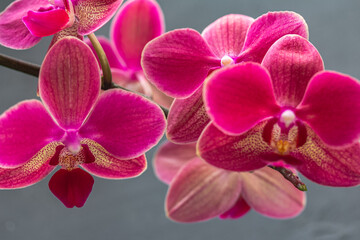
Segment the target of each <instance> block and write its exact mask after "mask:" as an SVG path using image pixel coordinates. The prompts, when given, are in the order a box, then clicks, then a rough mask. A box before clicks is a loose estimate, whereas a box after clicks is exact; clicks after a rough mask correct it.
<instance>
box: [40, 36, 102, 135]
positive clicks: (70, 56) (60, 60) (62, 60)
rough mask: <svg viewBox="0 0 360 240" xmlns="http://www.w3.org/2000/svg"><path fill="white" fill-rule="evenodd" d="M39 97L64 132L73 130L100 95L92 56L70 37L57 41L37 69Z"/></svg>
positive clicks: (84, 45) (96, 71) (87, 48)
mask: <svg viewBox="0 0 360 240" xmlns="http://www.w3.org/2000/svg"><path fill="white" fill-rule="evenodd" d="M39 79H40V80H39V94H40V97H41V99H42V100H43V101H44V104H45V105H46V107H47V108H48V110H49V111H50V112H51V114H52V115H53V116H54V118H55V119H56V120H57V122H58V123H59V125H60V126H62V127H63V128H66V129H77V128H79V127H80V126H81V124H82V122H83V121H84V119H85V118H86V116H87V115H88V113H89V111H90V110H91V108H92V106H93V105H94V103H95V101H96V99H97V97H98V94H99V92H100V71H99V66H98V63H97V61H96V58H95V56H94V54H93V53H92V52H91V50H90V48H89V47H88V46H87V45H86V44H85V43H84V42H82V41H80V40H79V39H77V38H74V37H66V38H63V39H61V40H59V41H58V42H57V43H56V44H55V45H54V46H53V47H52V48H51V49H50V51H49V52H48V53H47V55H46V56H45V59H44V62H43V64H42V67H41V70H40V77H39Z"/></svg>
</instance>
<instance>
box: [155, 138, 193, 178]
mask: <svg viewBox="0 0 360 240" xmlns="http://www.w3.org/2000/svg"><path fill="white" fill-rule="evenodd" d="M195 157H196V145H195V144H194V143H193V144H181V145H180V144H174V143H172V142H165V143H163V144H162V145H161V147H160V148H159V149H158V151H157V152H156V154H155V156H154V170H155V174H156V176H157V177H158V178H159V179H160V180H161V181H163V182H165V183H167V184H170V182H171V180H172V179H173V178H174V177H175V175H176V173H177V172H178V171H179V170H180V168H181V167H182V166H184V165H185V164H186V163H188V162H189V161H190V160H192V159H193V158H195Z"/></svg>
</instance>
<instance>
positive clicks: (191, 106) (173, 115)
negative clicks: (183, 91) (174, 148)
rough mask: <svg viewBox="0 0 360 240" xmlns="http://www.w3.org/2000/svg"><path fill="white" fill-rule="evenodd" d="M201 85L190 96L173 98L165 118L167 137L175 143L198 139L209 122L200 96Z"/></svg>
mask: <svg viewBox="0 0 360 240" xmlns="http://www.w3.org/2000/svg"><path fill="white" fill-rule="evenodd" d="M202 96H203V95H202V87H200V88H199V89H198V90H196V92H194V93H193V94H192V95H191V96H190V97H188V98H184V99H175V100H174V102H173V104H172V105H171V108H170V110H169V116H168V118H167V122H168V125H167V129H166V136H167V138H168V139H169V140H170V141H172V142H175V143H190V142H195V141H197V140H198V138H199V136H200V134H201V132H202V131H203V130H204V128H205V127H206V125H207V124H208V123H209V121H210V118H209V116H208V115H207V113H206V110H205V105H204V102H203V98H202Z"/></svg>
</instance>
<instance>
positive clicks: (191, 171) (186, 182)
mask: <svg viewBox="0 0 360 240" xmlns="http://www.w3.org/2000/svg"><path fill="white" fill-rule="evenodd" d="M240 191H241V181H240V178H239V174H238V173H236V172H230V171H224V170H222V169H219V168H215V167H213V166H211V165H209V164H206V163H205V162H203V161H202V160H201V159H199V158H195V159H194V160H192V161H190V162H188V163H187V164H186V165H185V166H184V167H183V168H181V170H180V172H179V173H178V174H177V175H176V177H175V178H174V179H173V180H172V182H171V184H170V188H169V191H168V194H167V197H166V203H165V204H166V206H165V209H166V212H167V215H168V217H169V218H170V219H172V220H174V221H177V222H198V221H205V220H208V219H211V218H213V217H216V216H219V215H220V214H221V213H223V212H224V211H226V210H227V209H229V208H230V207H231V206H233V205H234V204H235V202H236V200H237V199H238V197H239V195H240Z"/></svg>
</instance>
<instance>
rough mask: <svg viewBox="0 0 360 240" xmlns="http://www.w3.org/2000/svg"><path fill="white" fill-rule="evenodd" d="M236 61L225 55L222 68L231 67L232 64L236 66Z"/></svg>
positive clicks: (222, 59)
mask: <svg viewBox="0 0 360 240" xmlns="http://www.w3.org/2000/svg"><path fill="white" fill-rule="evenodd" d="M234 63H235V62H234V59H232V58H231V57H229V56H228V55H225V56H223V57H222V58H221V66H222V67H226V66H230V65H232V64H234Z"/></svg>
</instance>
